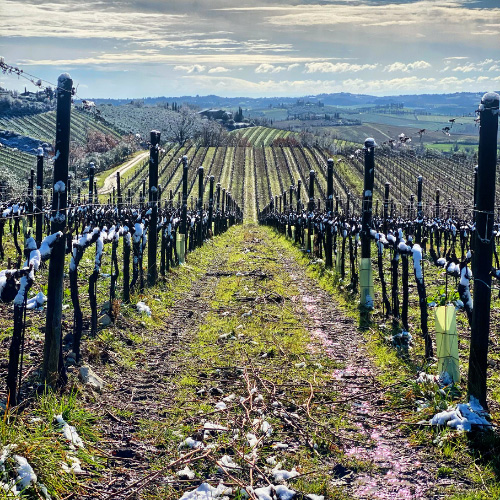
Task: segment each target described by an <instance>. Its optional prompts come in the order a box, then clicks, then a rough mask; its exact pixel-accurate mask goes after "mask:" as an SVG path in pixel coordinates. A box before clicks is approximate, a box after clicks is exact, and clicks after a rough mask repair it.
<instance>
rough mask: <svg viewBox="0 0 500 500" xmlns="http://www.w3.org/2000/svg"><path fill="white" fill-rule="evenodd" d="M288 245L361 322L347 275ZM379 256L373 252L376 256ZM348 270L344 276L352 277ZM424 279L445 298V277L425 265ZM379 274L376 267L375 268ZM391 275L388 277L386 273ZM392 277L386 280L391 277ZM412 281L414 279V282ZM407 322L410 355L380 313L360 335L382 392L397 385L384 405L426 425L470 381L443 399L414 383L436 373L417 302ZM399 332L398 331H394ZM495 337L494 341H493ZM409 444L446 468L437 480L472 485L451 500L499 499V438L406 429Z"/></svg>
mask: <svg viewBox="0 0 500 500" xmlns="http://www.w3.org/2000/svg"><path fill="white" fill-rule="evenodd" d="M287 244H288V245H289V246H290V247H291V248H292V251H294V252H295V256H296V258H297V259H299V260H300V261H301V262H302V263H303V265H304V266H306V267H307V273H308V275H309V276H310V277H311V278H313V279H315V280H317V282H318V283H319V284H320V286H321V287H322V288H323V289H325V290H326V291H328V292H329V293H330V294H332V296H333V297H335V301H336V302H338V304H339V305H340V306H341V307H342V309H343V311H344V313H345V314H347V315H349V316H351V317H353V318H355V319H358V318H359V314H360V313H359V307H358V296H357V294H353V293H352V292H351V291H350V290H349V288H348V287H347V286H346V285H347V284H348V283H349V280H350V277H349V274H348V272H347V275H346V280H345V281H344V282H343V281H342V280H341V279H340V277H339V276H338V275H337V274H336V272H335V271H332V270H328V269H325V267H324V264H323V263H322V262H318V261H316V260H314V261H313V260H312V259H311V257H310V254H309V255H308V254H304V253H303V251H302V250H301V249H299V248H298V247H296V246H295V245H293V244H292V243H291V242H289V241H287ZM373 255H376V252H375V251H374V250H373V249H372V256H373ZM347 267H348V266H347V265H346V271H348V269H347ZM425 268H426V269H425V279H426V284H427V296H428V297H431V296H433V295H435V294H437V293H441V284H442V282H443V281H442V271H438V270H437V269H436V268H433V267H430V265H429V263H426V264H425ZM374 269H375V265H374ZM387 273H388V271H387ZM388 275H389V274H386V276H388ZM411 279H412V277H410V282H411ZM453 289H454V284H453V282H452V281H451V280H450V283H449V295H448V297H451V296H452V295H453ZM380 293H381V291H380V282H379V281H378V278H377V277H376V276H375V295H376V307H377V301H378V304H380V301H381V299H380ZM410 298H411V300H410V310H409V322H410V326H411V333H412V335H413V338H414V345H413V347H412V350H411V351H410V352H409V353H406V352H404V351H398V350H397V349H395V348H394V347H393V346H392V345H391V344H390V343H389V342H388V341H387V338H388V336H389V335H390V334H391V333H392V332H393V330H392V327H391V324H390V320H387V321H386V320H385V318H384V317H383V316H382V312H381V311H380V310H378V309H375V311H374V312H373V313H372V315H371V319H372V321H371V324H370V328H368V329H365V330H362V334H363V335H364V338H365V347H366V349H367V352H368V354H369V356H370V357H371V359H372V360H373V362H374V364H375V365H376V366H377V367H378V368H379V370H378V375H377V378H378V380H379V382H380V383H381V384H382V385H383V386H388V385H389V384H396V385H395V387H394V388H392V389H391V391H389V392H388V393H387V394H386V399H387V400H388V401H389V402H390V404H391V405H392V406H394V412H395V413H396V414H397V412H398V410H397V408H399V407H400V406H401V404H404V405H405V406H407V407H408V408H409V409H410V410H409V411H408V410H407V411H405V412H404V413H403V415H402V416H401V417H400V418H401V419H402V420H404V421H408V422H413V423H416V422H418V421H420V420H428V419H430V418H431V417H432V416H433V415H434V414H435V413H437V412H439V411H443V410H446V409H447V408H448V406H449V405H451V404H453V403H455V402H457V401H458V402H463V401H464V399H465V397H466V381H465V380H464V378H462V382H461V384H459V385H458V386H455V387H454V388H453V389H452V390H447V391H445V393H444V394H440V393H439V392H436V388H435V387H433V386H425V385H424V386H422V385H420V384H417V383H416V382H415V380H416V374H417V371H418V370H419V369H422V368H424V369H425V370H426V371H428V372H430V373H433V372H434V371H435V365H428V364H426V363H425V362H424V346H423V339H422V338H421V337H420V336H419V333H420V328H419V321H420V312H419V308H418V303H417V300H416V299H415V297H412V295H410ZM498 310H499V300H498V298H497V299H495V300H494V302H493V304H492V311H493V317H494V318H495V319H493V320H492V321H493V324H495V321H497V319H496V318H497V316H498ZM457 326H458V331H459V334H460V333H461V332H464V331H467V330H468V326H467V321H466V318H465V316H464V315H462V314H458V315H457ZM396 331H397V330H396ZM429 331H430V333H431V336H433V331H434V324H433V315H432V312H431V313H430V314H429ZM493 336H494V337H495V335H493ZM468 348H469V343H468V340H465V341H464V339H463V338H462V336H461V339H460V363H461V371H462V373H464V372H465V373H466V370H467V355H468ZM490 356H491V357H492V358H493V359H495V360H496V359H498V358H499V356H498V353H497V350H496V349H494V351H493V352H492V353H491V354H490ZM499 382H500V377H495V374H492V376H491V377H489V379H488V384H489V391H490V398H492V399H494V402H495V404H494V405H493V412H492V416H493V421H496V420H497V419H498V413H497V408H498V406H497V404H498V402H499V401H500V399H499V396H498V395H499V394H500V387H499ZM417 400H420V401H426V403H427V405H428V406H427V407H426V408H425V409H423V410H422V411H420V412H417V411H416V408H417ZM403 429H404V432H405V433H406V434H407V437H408V440H409V441H410V443H414V444H416V445H418V446H424V447H425V448H426V450H427V451H428V452H429V453H430V454H431V456H432V457H433V459H434V460H435V461H436V462H437V463H439V462H446V465H443V466H442V467H441V468H440V469H438V474H439V475H440V476H444V475H447V474H450V469H451V470H453V471H454V474H456V473H457V471H459V472H460V474H461V476H462V477H465V478H467V479H468V480H469V481H470V482H471V487H470V490H471V491H470V492H468V493H460V494H458V493H457V494H454V495H452V496H451V497H449V498H450V500H451V499H453V500H483V499H486V498H498V497H499V495H500V480H499V478H500V460H499V459H498V458H497V453H496V450H497V449H498V446H499V444H500V441H499V438H498V436H497V435H496V434H495V433H493V432H484V433H479V435H477V436H474V435H472V436H471V437H469V436H467V435H466V434H464V433H457V432H456V431H453V430H452V429H449V428H444V429H440V428H437V427H424V428H419V427H418V426H414V425H407V426H404V425H403Z"/></svg>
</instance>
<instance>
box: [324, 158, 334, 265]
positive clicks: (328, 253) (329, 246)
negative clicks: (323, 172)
mask: <svg viewBox="0 0 500 500" xmlns="http://www.w3.org/2000/svg"><path fill="white" fill-rule="evenodd" d="M326 211H327V218H329V219H330V218H332V217H333V158H328V172H327V184H326ZM325 231H326V248H325V266H326V267H329V268H331V267H332V265H333V238H332V228H331V226H330V224H329V223H328V222H327V224H326V228H325Z"/></svg>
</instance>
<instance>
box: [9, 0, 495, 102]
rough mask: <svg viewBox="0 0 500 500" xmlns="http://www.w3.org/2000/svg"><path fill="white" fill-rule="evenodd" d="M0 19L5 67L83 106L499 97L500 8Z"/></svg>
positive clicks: (25, 12)
mask: <svg viewBox="0 0 500 500" xmlns="http://www.w3.org/2000/svg"><path fill="white" fill-rule="evenodd" d="M0 19H1V20H2V21H1V23H0V56H2V57H4V59H5V62H6V63H7V64H10V65H14V66H18V67H20V68H21V69H23V70H24V71H26V72H28V73H30V74H32V75H35V76H36V77H37V78H41V79H43V80H46V81H48V82H56V81H57V77H58V75H59V74H61V73H62V72H67V73H69V74H70V75H71V77H72V78H73V80H74V85H75V87H77V93H78V96H80V97H82V98H97V97H102V98H109V97H113V98H140V97H147V96H150V97H153V96H183V95H207V94H217V95H220V96H227V97H235V96H249V97H259V96H268V97H271V96H276V97H277V96H291V97H293V96H305V95H313V94H320V93H334V92H351V93H363V94H372V95H400V94H424V93H453V92H462V91H474V92H478V91H485V92H486V91H491V90H498V89H500V50H499V49H500V0H393V1H386V0H354V1H350V0H322V1H320V0H310V1H302V2H298V1H294V0H283V1H282V0H274V1H270V0H269V1H268V0H232V1H229V0H205V1H202V0H178V1H171V0H139V1H131V0H124V1H106V0H95V1H94V0H81V1H74V0H64V1H63V0H52V1H45V0H1V2H0ZM30 85H31V84H30V83H29V82H26V80H24V79H22V78H20V79H18V78H17V77H14V76H12V75H4V74H1V73H0V86H2V87H6V88H9V89H24V87H25V86H26V87H28V88H30ZM31 87H32V88H31V90H36V87H34V86H33V85H31Z"/></svg>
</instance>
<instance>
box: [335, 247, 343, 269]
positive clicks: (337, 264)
mask: <svg viewBox="0 0 500 500" xmlns="http://www.w3.org/2000/svg"><path fill="white" fill-rule="evenodd" d="M341 258H342V253H341V251H340V250H337V253H336V255H335V271H336V272H337V273H338V274H340V272H341V271H342V262H341V260H340V259H341Z"/></svg>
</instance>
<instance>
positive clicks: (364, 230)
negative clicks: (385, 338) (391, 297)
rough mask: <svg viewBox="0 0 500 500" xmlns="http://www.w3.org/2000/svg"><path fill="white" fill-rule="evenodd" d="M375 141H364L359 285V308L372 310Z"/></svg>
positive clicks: (370, 139) (369, 139)
mask: <svg viewBox="0 0 500 500" xmlns="http://www.w3.org/2000/svg"><path fill="white" fill-rule="evenodd" d="M375 146H376V143H375V140H374V139H372V138H371V137H370V138H368V139H366V140H365V148H364V151H365V178H364V190H363V215H362V222H361V267H360V272H359V275H360V276H359V277H360V284H361V290H360V291H361V296H360V306H361V307H362V308H366V309H372V308H373V277H372V266H371V259H370V256H371V251H370V250H371V248H370V229H371V225H372V201H373V183H374V178H375V177H374V176H375Z"/></svg>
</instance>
